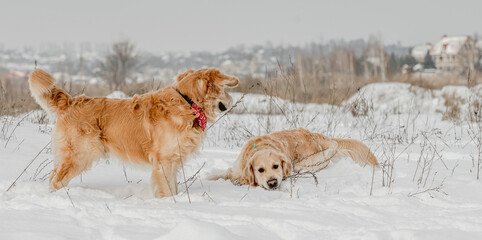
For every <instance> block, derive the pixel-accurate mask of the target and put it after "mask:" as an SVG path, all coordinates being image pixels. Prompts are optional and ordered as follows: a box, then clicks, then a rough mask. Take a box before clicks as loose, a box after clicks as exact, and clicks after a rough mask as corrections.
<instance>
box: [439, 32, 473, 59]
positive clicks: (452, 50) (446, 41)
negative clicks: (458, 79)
mask: <svg viewBox="0 0 482 240" xmlns="http://www.w3.org/2000/svg"><path fill="white" fill-rule="evenodd" d="M467 39H468V37H467V36H453V37H445V36H444V37H442V38H441V39H440V41H438V42H437V43H436V44H435V45H434V46H433V48H432V49H431V50H430V55H441V54H442V53H443V52H444V51H445V53H446V54H448V55H457V54H458V53H459V51H460V48H462V46H463V45H464V44H465V42H466V41H467ZM444 45H446V46H447V47H446V49H444Z"/></svg>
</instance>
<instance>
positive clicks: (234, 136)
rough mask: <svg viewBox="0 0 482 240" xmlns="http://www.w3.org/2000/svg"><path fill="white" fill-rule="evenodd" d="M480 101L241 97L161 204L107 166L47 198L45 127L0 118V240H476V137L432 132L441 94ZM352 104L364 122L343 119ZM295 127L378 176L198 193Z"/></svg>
mask: <svg viewBox="0 0 482 240" xmlns="http://www.w3.org/2000/svg"><path fill="white" fill-rule="evenodd" d="M480 89H482V88H481V87H480V85H479V86H478V87H476V88H473V89H470V90H469V89H463V88H460V87H447V88H445V89H442V90H440V91H430V92H429V91H425V90H423V89H418V88H415V87H412V86H409V85H405V84H397V83H390V84H373V85H368V86H367V87H365V88H363V89H362V90H361V91H360V94H359V95H355V96H354V97H353V98H352V99H350V100H349V101H347V103H345V104H344V106H343V107H334V106H329V105H315V104H308V105H303V104H291V103H289V102H287V101H282V100H280V99H276V98H270V97H265V96H260V95H246V96H244V98H243V101H242V102H241V103H240V104H238V106H237V109H236V111H234V112H233V113H232V114H230V115H227V116H226V117H224V118H222V119H221V120H219V121H218V122H217V123H216V124H215V125H213V126H212V127H211V128H209V130H207V134H206V139H205V141H204V143H203V145H202V147H201V149H200V151H199V153H198V154H197V155H195V156H192V157H191V159H190V161H189V162H187V163H186V165H185V174H186V176H185V178H184V176H183V175H182V174H181V173H180V174H179V175H178V180H179V181H180V184H179V190H180V193H179V194H178V195H176V196H174V198H164V199H156V198H153V196H152V194H151V191H150V187H149V179H150V177H149V171H145V170H142V169H136V168H133V167H132V166H124V165H123V164H122V163H120V162H119V161H117V160H115V159H109V160H103V161H100V162H99V163H98V164H96V166H94V167H93V168H92V169H91V170H89V171H87V172H85V173H84V174H82V175H81V176H80V177H77V178H75V179H74V180H73V181H72V182H71V183H70V184H69V185H68V187H67V188H66V189H61V190H59V191H57V192H55V193H49V191H48V174H49V172H50V170H51V169H52V154H51V152H50V151H51V150H50V145H49V141H50V132H51V129H52V125H50V124H45V123H38V122H39V119H43V118H42V112H40V111H37V112H32V113H30V114H29V115H27V116H25V115H24V116H19V117H16V118H12V117H8V116H3V117H0V130H1V132H0V239H482V180H477V179H476V174H477V167H478V166H477V160H478V157H479V156H480V155H478V154H480V151H481V145H480V142H478V141H480V139H481V135H480V134H481V133H480V123H474V122H469V121H464V120H461V121H459V122H457V123H454V122H451V121H442V120H441V119H442V115H443V111H445V107H444V98H443V97H442V95H443V93H444V92H450V93H451V94H452V93H454V94H455V95H457V96H459V97H461V98H464V99H473V98H480V97H482V94H481V93H480V91H481V90H480ZM234 95H235V96H234V98H235V99H239V98H241V94H234ZM354 101H355V102H357V103H359V102H360V101H364V102H366V103H367V104H368V106H369V110H368V112H367V113H366V114H364V115H359V116H356V117H355V116H353V115H352V112H353V111H352V109H351V108H350V106H352V105H353V102H354ZM462 107H467V106H465V105H463V106H462ZM267 109H271V110H270V111H268V110H267ZM269 112H271V113H274V114H271V115H269V114H266V113H269ZM296 127H305V128H308V129H310V130H312V131H316V132H320V133H323V134H325V135H328V136H332V137H345V138H356V139H360V140H362V141H363V142H365V143H366V144H367V145H368V146H369V147H370V148H371V149H372V150H373V151H374V152H375V155H376V156H377V157H378V159H379V161H380V162H381V163H382V165H383V166H384V167H383V168H382V169H375V170H373V169H372V168H370V167H365V168H362V167H360V166H358V165H356V164H355V163H353V162H352V161H351V160H350V159H345V160H342V161H339V162H337V163H334V164H332V165H331V166H330V167H329V168H328V169H326V170H323V171H320V172H318V173H317V174H316V179H315V178H313V177H311V176H303V177H299V178H296V179H294V180H293V181H286V182H284V183H283V185H282V188H281V190H280V191H266V190H263V189H260V188H251V187H247V186H233V185H232V184H231V183H230V182H225V181H222V180H220V181H216V182H212V181H207V180H206V176H208V175H209V174H211V173H213V172H216V171H220V170H224V169H226V168H228V167H230V166H231V165H232V163H233V162H234V160H235V159H236V157H237V154H238V153H239V151H240V147H241V146H242V144H243V143H244V142H245V141H246V140H247V139H248V138H250V137H252V136H256V135H260V134H265V133H267V132H271V131H276V130H281V129H291V128H296ZM477 139H479V140H477ZM477 144H479V145H477ZM37 155H38V156H37ZM31 161H33V162H32V164H31V165H30V166H29V167H28V168H27V169H26V171H25V172H24V173H23V174H22V171H23V170H24V169H25V168H26V166H27V165H28V164H29V163H30V162H31ZM124 169H125V173H124ZM197 172H199V174H197ZM20 174H22V175H21V177H20V178H19V180H18V181H17V182H16V184H15V185H14V186H13V187H12V188H11V189H10V190H9V191H6V190H7V189H8V188H9V186H10V185H11V184H12V183H13V182H14V180H15V179H16V178H17V177H18V176H19V175H20ZM192 176H193V177H192ZM372 176H373V183H372ZM191 177H192V179H190V178H191ZM184 179H188V181H187V185H188V186H189V187H188V190H189V194H188V193H187V192H186V191H185V189H186V184H184ZM370 193H371V194H370Z"/></svg>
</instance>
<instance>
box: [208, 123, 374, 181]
mask: <svg viewBox="0 0 482 240" xmlns="http://www.w3.org/2000/svg"><path fill="white" fill-rule="evenodd" d="M342 157H350V158H351V159H353V160H354V161H355V162H356V163H359V164H363V165H365V164H369V165H373V166H377V167H378V162H377V159H376V157H375V155H373V153H372V152H371V151H370V149H368V147H367V146H366V145H365V144H363V143H362V142H360V141H357V140H352V139H337V138H329V137H326V136H324V135H322V134H319V133H312V132H310V131H308V130H306V129H302V128H299V129H295V130H284V131H279V132H274V133H271V134H267V135H264V136H260V137H255V138H252V139H251V140H249V141H248V142H247V143H246V145H245V146H244V147H243V149H242V150H241V154H240V155H239V157H238V159H237V160H236V162H235V163H234V166H233V167H232V168H229V169H228V170H227V171H226V172H225V173H224V174H221V175H216V176H212V177H211V178H210V180H217V179H220V178H222V179H225V180H228V179H229V180H231V182H232V183H233V184H237V185H238V184H239V185H251V186H254V187H255V186H258V185H260V186H262V187H263V188H265V189H276V188H277V187H279V184H280V183H281V181H282V180H283V179H285V178H286V177H287V176H289V175H290V174H291V172H293V171H294V172H300V171H311V172H313V171H318V170H321V169H324V168H326V167H327V166H328V164H329V162H330V161H335V160H338V159H340V158H342ZM260 169H262V172H261V171H260Z"/></svg>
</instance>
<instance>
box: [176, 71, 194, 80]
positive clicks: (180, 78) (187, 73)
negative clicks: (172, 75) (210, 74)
mask: <svg viewBox="0 0 482 240" xmlns="http://www.w3.org/2000/svg"><path fill="white" fill-rule="evenodd" d="M193 72H194V69H188V70H186V71H185V72H184V73H181V74H178V75H177V76H176V81H178V82H179V81H181V80H182V79H183V78H185V77H187V75H189V74H191V73H193Z"/></svg>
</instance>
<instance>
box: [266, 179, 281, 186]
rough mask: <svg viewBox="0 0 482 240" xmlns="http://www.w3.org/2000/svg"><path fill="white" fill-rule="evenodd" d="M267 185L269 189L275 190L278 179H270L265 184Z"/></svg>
mask: <svg viewBox="0 0 482 240" xmlns="http://www.w3.org/2000/svg"><path fill="white" fill-rule="evenodd" d="M266 183H267V184H268V187H269V189H275V188H277V187H278V179H276V178H271V179H270V180H268V181H267V182H266Z"/></svg>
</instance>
